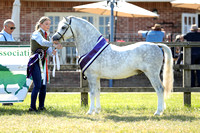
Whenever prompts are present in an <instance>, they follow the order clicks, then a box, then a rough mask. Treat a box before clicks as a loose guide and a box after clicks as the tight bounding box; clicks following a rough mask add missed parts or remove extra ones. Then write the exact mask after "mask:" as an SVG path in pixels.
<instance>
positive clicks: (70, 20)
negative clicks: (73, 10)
mask: <svg viewBox="0 0 200 133" xmlns="http://www.w3.org/2000/svg"><path fill="white" fill-rule="evenodd" d="M65 20H66V21H67V19H66V18H65ZM71 22H72V19H71V18H70V19H69V24H68V23H67V22H65V24H66V25H67V26H68V27H67V28H66V29H65V31H64V32H63V34H61V33H60V32H58V31H57V33H58V35H59V36H60V38H59V39H58V40H60V39H61V38H62V39H63V41H64V37H63V36H64V34H65V33H66V32H67V30H68V29H69V28H70V30H71V32H72V35H73V37H74V32H73V30H72V27H71Z"/></svg>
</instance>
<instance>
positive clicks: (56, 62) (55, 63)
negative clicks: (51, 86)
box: [52, 51, 60, 77]
mask: <svg viewBox="0 0 200 133" xmlns="http://www.w3.org/2000/svg"><path fill="white" fill-rule="evenodd" d="M56 67H57V70H60V61H59V57H58V53H57V51H56V55H53V72H52V76H53V77H55V71H56Z"/></svg>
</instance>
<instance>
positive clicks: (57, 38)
mask: <svg viewBox="0 0 200 133" xmlns="http://www.w3.org/2000/svg"><path fill="white" fill-rule="evenodd" d="M52 39H53V41H59V40H60V38H59V37H58V36H57V35H56V34H54V35H53V37H52Z"/></svg>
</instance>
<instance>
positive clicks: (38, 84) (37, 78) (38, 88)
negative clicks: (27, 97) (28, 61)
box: [31, 61, 46, 109]
mask: <svg viewBox="0 0 200 133" xmlns="http://www.w3.org/2000/svg"><path fill="white" fill-rule="evenodd" d="M32 78H33V83H34V87H33V90H32V93H31V108H33V109H36V100H37V95H38V92H40V93H39V107H40V108H41V107H44V101H45V96H46V85H43V84H42V83H43V81H42V80H41V71H40V67H39V62H38V61H37V62H36V63H35V64H34V66H33V71H32Z"/></svg>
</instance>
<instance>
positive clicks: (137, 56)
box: [53, 17, 173, 115]
mask: <svg viewBox="0 0 200 133" xmlns="http://www.w3.org/2000/svg"><path fill="white" fill-rule="evenodd" d="M100 36H101V33H100V32H99V31H98V30H97V29H96V28H95V27H94V26H93V25H92V24H91V23H89V22H88V21H86V20H84V19H81V18H77V17H66V18H63V20H61V21H60V22H59V24H58V29H57V32H56V33H55V34H54V35H53V40H60V39H61V38H63V40H64V39H69V38H72V37H73V38H74V40H75V44H76V48H77V51H78V56H82V55H84V54H86V53H88V52H90V51H91V50H92V49H93V48H94V47H95V45H96V43H97V40H98V38H99V37H100ZM160 48H162V49H163V51H164V57H165V58H164V57H163V52H162V51H161V49H160ZM163 58H164V61H165V62H164V68H163V84H162V82H161V80H160V70H161V67H162V64H163ZM140 72H144V73H145V75H146V76H147V77H148V79H149V80H150V82H151V84H152V86H153V88H154V89H155V91H156V93H157V96H158V106H157V111H156V112H155V115H161V114H162V113H163V111H164V109H165V102H164V97H165V96H166V95H167V94H169V92H171V90H172V88H173V60H172V54H171V50H170V48H169V47H168V46H166V45H165V44H154V43H149V42H138V43H135V44H131V45H128V46H123V47H119V46H116V45H112V44H109V45H108V46H107V47H106V48H105V49H104V51H103V52H102V53H101V54H100V55H99V56H98V57H97V58H96V60H95V61H94V62H93V63H92V64H91V65H90V66H89V67H88V68H87V70H86V71H85V75H86V77H87V79H88V83H89V89H90V100H91V102H90V107H89V111H88V112H87V113H88V114H92V113H93V112H94V111H95V113H99V112H100V110H101V105H100V78H104V79H122V78H127V77H130V76H133V75H136V74H138V73H140ZM95 98H96V107H95Z"/></svg>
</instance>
